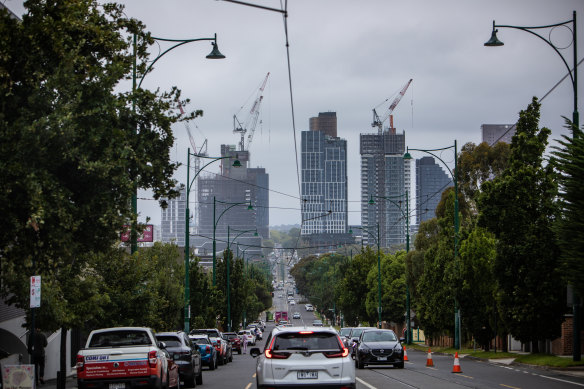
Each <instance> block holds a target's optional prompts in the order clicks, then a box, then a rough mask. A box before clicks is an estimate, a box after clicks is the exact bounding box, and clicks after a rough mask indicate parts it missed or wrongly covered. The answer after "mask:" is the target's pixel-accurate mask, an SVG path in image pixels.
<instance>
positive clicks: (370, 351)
mask: <svg viewBox="0 0 584 389" xmlns="http://www.w3.org/2000/svg"><path fill="white" fill-rule="evenodd" d="M366 365H393V366H394V367H397V368H398V369H403V367H404V349H403V347H402V345H401V343H400V342H399V339H398V337H397V336H396V335H395V332H393V331H392V330H378V329H375V330H366V331H363V333H361V336H360V337H359V343H358V346H357V351H356V352H355V366H356V367H357V368H359V369H363V368H364V367H365V366H366Z"/></svg>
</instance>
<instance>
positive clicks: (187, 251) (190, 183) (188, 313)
mask: <svg viewBox="0 0 584 389" xmlns="http://www.w3.org/2000/svg"><path fill="white" fill-rule="evenodd" d="M191 155H192V156H194V157H198V158H205V159H210V160H211V161H210V162H208V163H206V164H205V165H203V167H202V168H200V169H199V170H198V171H197V172H196V173H195V176H194V177H193V179H192V180H191V179H190V172H191ZM229 158H232V157H207V156H204V155H197V154H194V153H191V149H190V148H188V149H187V186H186V188H185V189H186V195H187V196H186V197H187V198H186V200H187V202H186V209H185V315H184V319H185V321H184V329H185V333H187V334H188V333H189V323H190V318H191V310H190V306H191V305H190V301H191V289H190V284H189V266H190V242H189V235H190V228H189V217H190V209H189V195H190V192H191V188H192V186H193V184H194V183H195V179H196V178H197V176H198V175H199V173H201V172H202V171H203V170H204V169H205V168H206V167H207V166H209V165H210V164H212V163H213V162H217V161H220V160H222V159H229ZM238 166H241V162H239V160H238V159H236V160H235V161H234V162H233V167H238Z"/></svg>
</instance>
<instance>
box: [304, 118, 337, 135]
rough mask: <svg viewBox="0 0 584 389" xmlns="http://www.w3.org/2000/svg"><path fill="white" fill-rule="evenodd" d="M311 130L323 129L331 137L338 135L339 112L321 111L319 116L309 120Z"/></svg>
mask: <svg viewBox="0 0 584 389" xmlns="http://www.w3.org/2000/svg"><path fill="white" fill-rule="evenodd" d="M308 126H309V127H308V128H309V130H310V131H321V132H324V133H325V135H328V136H330V137H331V138H336V137H337V113H336V112H319V114H318V116H316V117H312V118H310V119H309V121H308Z"/></svg>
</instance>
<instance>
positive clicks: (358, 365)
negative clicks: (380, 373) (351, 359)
mask: <svg viewBox="0 0 584 389" xmlns="http://www.w3.org/2000/svg"><path fill="white" fill-rule="evenodd" d="M355 362H356V363H357V369H363V368H364V367H365V364H364V363H363V362H361V361H360V360H359V359H357V358H355Z"/></svg>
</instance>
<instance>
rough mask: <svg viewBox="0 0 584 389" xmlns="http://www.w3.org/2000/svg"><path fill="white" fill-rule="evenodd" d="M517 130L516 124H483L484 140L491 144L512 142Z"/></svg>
mask: <svg viewBox="0 0 584 389" xmlns="http://www.w3.org/2000/svg"><path fill="white" fill-rule="evenodd" d="M515 130H516V129H515V124H481V133H482V137H483V140H482V142H487V143H488V144H489V145H490V146H493V145H494V144H495V143H497V142H505V143H509V144H511V138H513V135H515Z"/></svg>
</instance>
